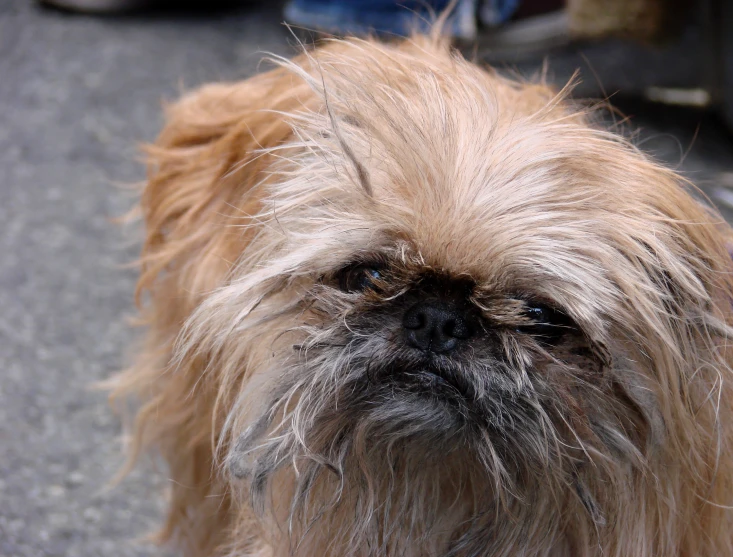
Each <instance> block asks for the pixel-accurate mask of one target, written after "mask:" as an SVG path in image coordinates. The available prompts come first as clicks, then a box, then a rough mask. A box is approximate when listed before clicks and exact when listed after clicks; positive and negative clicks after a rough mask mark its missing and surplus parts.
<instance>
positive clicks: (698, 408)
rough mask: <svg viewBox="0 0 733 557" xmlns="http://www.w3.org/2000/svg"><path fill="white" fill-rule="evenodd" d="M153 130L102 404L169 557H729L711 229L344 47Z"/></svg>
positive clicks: (609, 162) (562, 130)
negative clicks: (125, 410) (160, 487)
mask: <svg viewBox="0 0 733 557" xmlns="http://www.w3.org/2000/svg"><path fill="white" fill-rule="evenodd" d="M274 61H275V63H276V67H275V68H274V69H272V70H271V71H268V72H267V73H263V74H260V75H257V76H255V77H252V78H251V79H248V80H246V81H242V82H239V83H225V84H221V83H220V84H213V85H208V86H204V87H203V88H201V89H199V90H197V91H194V92H193V93H190V94H188V95H186V96H184V97H183V98H182V99H181V100H179V101H178V102H176V103H175V104H173V105H171V106H170V107H169V108H168V110H167V123H166V125H165V127H164V129H163V131H162V133H161V135H160V137H159V139H158V141H157V142H156V143H155V144H154V145H152V146H151V147H150V148H149V149H148V157H149V177H148V180H147V183H146V185H145V187H144V190H143V192H142V197H141V201H140V208H141V213H142V216H143V220H144V224H145V227H146V237H145V241H144V246H143V249H142V256H141V267H142V268H141V276H140V279H139V283H138V286H137V293H136V296H137V302H138V305H139V307H140V311H141V317H142V320H143V322H144V324H145V325H146V327H147V329H146V331H147V333H146V336H145V339H144V342H143V345H142V346H141V347H140V349H139V352H138V356H137V357H136V359H135V361H134V364H133V365H132V367H131V368H130V369H128V370H127V371H125V372H124V373H122V374H121V375H120V376H118V377H117V379H116V380H115V383H114V390H113V393H112V396H113V397H114V398H115V399H116V400H136V401H137V406H136V408H137V411H136V416H135V419H134V424H133V427H132V430H131V437H130V438H131V445H130V451H131V458H132V459H133V460H134V459H135V458H136V457H137V456H139V455H140V454H141V453H143V452H145V451H148V450H154V451H157V453H159V454H160V455H162V457H163V458H164V460H165V462H166V463H167V466H168V474H169V478H170V494H169V500H168V507H167V508H168V511H167V519H166V521H165V524H164V526H163V528H162V530H161V532H160V540H162V541H168V542H172V543H173V544H175V545H177V547H179V548H180V549H181V550H182V552H183V554H184V555H187V556H196V557H198V556H207V557H209V556H237V557H285V556H295V557H325V556H329V557H336V556H339V557H344V556H356V557H387V556H390V557H391V556H401V557H402V556H404V557H468V556H477V557H478V556H499V555H503V556H533V557H534V556H542V557H559V556H564V557H567V556H573V557H589V556H601V555H602V556H604V557H629V556H635V557H637V556H638V557H641V556H650V557H651V556H659V557H672V556H677V557H682V556H686V557H693V556H703V555H708V556H726V555H733V534H731V532H733V520H732V518H731V517H732V516H733V515H732V514H731V513H732V512H733V511H731V507H730V505H731V504H733V452H732V442H733V438H732V436H733V412H732V408H731V401H733V397H731V392H730V391H731V387H730V385H731V380H730V379H731V361H732V360H731V350H730V348H729V346H730V343H731V334H732V332H733V329H731V300H733V283H732V281H731V274H730V271H731V258H730V255H729V253H728V251H727V246H728V245H729V242H730V238H731V231H730V229H729V228H728V227H727V225H725V223H724V222H723V220H722V219H721V218H720V216H719V215H717V214H716V213H715V212H714V211H713V210H711V209H709V208H707V207H706V206H705V205H703V204H702V203H701V202H699V201H698V200H697V199H696V198H695V197H694V196H693V193H694V190H692V186H691V185H689V184H688V183H687V182H686V181H685V180H684V179H683V178H682V177H680V175H678V174H677V173H675V172H674V171H673V170H670V169H667V168H664V167H663V166H661V165H660V164H658V163H656V162H654V161H653V160H651V159H650V157H648V156H646V155H645V154H643V153H641V152H640V151H639V150H637V149H636V148H634V147H633V146H632V144H631V143H630V142H628V141H627V140H625V139H624V138H622V137H620V136H618V135H616V134H614V133H611V132H609V131H607V130H606V129H605V128H604V125H603V124H602V120H601V119H600V118H599V117H598V116H597V115H596V111H595V110H594V108H593V107H588V106H584V105H581V104H579V103H576V102H573V101H572V100H571V98H570V94H569V88H565V89H563V90H562V91H556V90H553V89H552V88H551V87H549V86H547V85H545V84H543V83H541V82H540V83H531V82H518V81H514V80H511V79H508V78H506V77H502V76H500V75H498V74H497V73H496V72H494V71H493V70H491V69H489V68H482V67H480V66H478V65H477V64H475V63H472V62H469V61H467V60H465V59H464V58H462V57H461V55H460V54H458V53H456V52H454V51H452V50H451V49H450V47H449V46H448V45H447V44H446V43H445V42H444V41H443V40H442V39H440V38H437V37H435V36H415V37H412V38H411V39H407V40H403V41H402V42H398V43H389V44H386V43H380V42H378V41H376V40H371V39H370V40H361V39H338V40H337V39H333V40H330V41H326V42H324V43H323V44H322V45H321V46H319V47H318V48H316V49H313V50H310V51H305V52H303V53H301V54H300V55H299V56H297V57H296V58H294V59H293V60H286V59H280V58H275V59H274Z"/></svg>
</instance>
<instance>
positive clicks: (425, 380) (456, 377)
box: [383, 363, 474, 402]
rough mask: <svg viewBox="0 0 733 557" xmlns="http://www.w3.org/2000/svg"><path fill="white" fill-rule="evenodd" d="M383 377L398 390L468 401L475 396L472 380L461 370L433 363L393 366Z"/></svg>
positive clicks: (450, 399)
mask: <svg viewBox="0 0 733 557" xmlns="http://www.w3.org/2000/svg"><path fill="white" fill-rule="evenodd" d="M383 378H384V379H385V380H387V381H388V382H389V383H390V384H391V385H392V386H394V387H395V388H396V389H398V390H404V391H408V392H410V393H415V394H418V395H422V396H426V397H430V398H440V399H444V400H447V401H456V402H458V401H461V402H466V401H470V400H472V399H473V398H474V390H473V388H472V387H471V383H470V381H468V380H467V379H466V377H464V376H463V375H462V374H461V373H460V372H459V371H457V370H454V369H450V368H444V367H441V366H436V365H433V364H429V363H426V364H423V365H417V366H415V365H411V366H391V367H390V368H388V369H387V370H385V371H384V376H383Z"/></svg>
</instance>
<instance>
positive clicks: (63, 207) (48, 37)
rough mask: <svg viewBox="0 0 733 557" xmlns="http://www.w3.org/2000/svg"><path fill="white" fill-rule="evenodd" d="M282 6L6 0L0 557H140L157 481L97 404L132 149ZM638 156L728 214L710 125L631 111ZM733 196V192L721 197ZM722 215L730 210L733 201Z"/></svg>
mask: <svg viewBox="0 0 733 557" xmlns="http://www.w3.org/2000/svg"><path fill="white" fill-rule="evenodd" d="M279 21H280V15H279V10H278V8H277V6H275V7H272V8H242V9H241V10H239V11H237V12H235V13H229V14H218V15H208V16H191V15H181V14H178V15H165V16H164V15H160V16H156V17H148V18H125V19H95V18H87V17H73V16H66V15H64V14H60V13H57V12H53V11H46V10H40V9H38V8H37V7H36V6H35V5H34V4H33V3H32V2H31V1H30V0H0V177H1V179H0V556H2V557H10V556H13V557H14V556H45V557H50V556H57V555H58V556H80V557H86V556H101V555H104V556H123V557H124V556H132V555H150V554H152V553H153V550H152V549H151V548H150V547H148V546H146V545H145V544H140V543H132V542H131V539H133V538H134V537H135V536H140V535H142V534H144V533H145V532H146V530H147V529H148V528H150V527H151V526H152V525H153V524H154V523H155V521H156V517H157V516H158V513H159V509H160V505H159V499H158V497H157V496H156V490H157V488H159V486H160V485H161V484H162V481H163V479H162V477H161V476H158V475H156V474H155V473H153V472H152V471H151V469H140V470H138V471H136V472H135V473H134V474H133V475H132V476H131V477H130V478H128V480H126V481H125V482H124V483H123V484H122V485H121V486H120V487H117V488H115V489H112V490H109V489H106V488H105V482H106V481H107V480H108V479H109V478H110V477H111V476H112V475H113V474H114V472H115V470H116V469H117V468H118V466H119V465H120V463H121V455H120V452H119V445H118V442H117V435H118V423H117V421H116V420H115V419H114V418H113V417H112V416H111V415H110V413H109V412H108V410H107V407H106V402H105V398H104V395H103V394H101V393H98V392H94V391H91V390H89V388H88V387H89V385H90V384H91V383H92V382H94V381H95V380H98V379H102V378H105V377H108V376H109V375H110V374H111V373H113V372H114V370H115V369H118V368H119V367H121V366H122V365H123V362H124V361H125V356H124V354H125V347H126V346H127V345H128V343H129V341H130V339H131V338H132V337H133V332H132V331H131V330H130V329H129V328H128V326H127V325H126V317H127V316H129V315H130V313H131V310H132V308H131V302H130V298H131V292H132V289H133V282H134V273H133V272H132V271H129V270H123V269H121V268H120V266H121V265H122V264H123V263H125V262H127V261H129V260H131V259H132V258H133V256H134V253H135V250H136V243H135V238H134V237H132V236H127V235H125V234H123V233H122V231H121V230H120V229H119V228H118V227H117V226H115V225H114V224H112V223H111V222H110V219H111V218H112V217H115V216H117V215H120V214H121V213H122V212H124V210H125V209H126V208H128V207H129V206H130V204H131V198H130V197H129V195H128V194H127V193H126V192H125V191H124V190H123V189H121V188H119V187H118V186H117V184H119V183H129V182H133V181H135V180H139V179H140V178H141V177H142V172H141V168H140V166H139V165H138V163H137V162H136V161H135V144H136V142H138V141H140V140H150V139H152V138H153V137H154V135H155V133H156V130H157V129H158V128H159V125H160V111H159V103H160V100H161V99H163V98H171V97H173V96H175V94H176V92H177V91H179V90H180V88H181V87H182V86H183V87H191V86H194V85H196V84H199V83H202V82H206V81H212V80H217V79H233V78H238V77H243V76H246V75H249V74H251V73H253V72H254V71H255V70H256V67H257V62H258V60H259V57H260V56H259V55H258V53H257V51H258V50H270V51H275V52H280V53H288V52H292V49H291V48H290V46H289V45H288V34H287V32H286V31H285V30H284V29H283V28H282V27H281V26H280V25H279ZM625 109H626V110H627V111H628V112H630V113H632V114H639V113H640V112H643V113H644V114H645V116H644V118H643V119H642V118H637V119H636V120H635V122H636V124H637V125H641V126H642V127H643V128H644V131H643V134H642V139H643V145H644V148H647V149H650V150H652V151H654V152H655V153H657V155H658V156H660V157H662V158H664V159H666V160H668V161H670V162H671V163H673V164H678V163H679V161H680V159H681V154H682V153H684V152H686V151H687V150H688V147H690V143H691V138H692V136H693V135H694V134H695V132H696V130H698V129H699V133H698V134H697V140H696V141H695V142H694V144H693V145H692V147H691V149H689V153H688V155H687V157H686V158H685V160H684V162H683V163H682V165H681V167H682V169H683V170H684V171H685V172H687V173H689V174H690V175H691V176H692V177H693V178H695V179H696V180H697V181H699V182H701V183H703V185H705V187H706V188H708V190H709V191H712V192H713V194H715V195H717V198H718V199H719V200H720V199H727V198H726V195H727V193H726V192H727V190H719V191H718V190H715V189H714V188H716V187H719V186H722V185H725V183H726V181H727V182H728V184H729V185H730V176H731V174H726V172H731V171H733V157H731V155H732V154H733V143H732V142H731V138H730V136H729V135H728V134H727V132H726V131H725V130H724V129H722V128H721V127H720V126H719V125H718V124H717V122H716V121H715V120H714V119H713V118H711V117H709V116H705V115H703V114H699V113H695V112H690V111H682V110H679V109H668V108H658V107H657V108H652V107H648V106H645V105H641V104H634V103H632V104H626V105H625ZM731 197H732V198H733V195H731ZM729 203H730V201H729Z"/></svg>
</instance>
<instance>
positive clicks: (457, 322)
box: [402, 300, 472, 354]
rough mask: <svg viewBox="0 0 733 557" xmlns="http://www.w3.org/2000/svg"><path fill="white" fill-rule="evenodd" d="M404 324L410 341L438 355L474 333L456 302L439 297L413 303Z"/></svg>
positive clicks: (419, 348) (412, 344)
mask: <svg viewBox="0 0 733 557" xmlns="http://www.w3.org/2000/svg"><path fill="white" fill-rule="evenodd" d="M402 326H403V328H404V329H405V340H406V342H407V344H409V345H410V346H412V347H413V348H417V349H418V350H422V351H425V352H433V353H435V354H444V353H446V352H450V351H452V350H453V349H455V348H456V346H458V344H459V342H460V341H461V340H466V339H468V338H470V337H471V335H472V330H471V327H470V325H469V323H468V320H467V318H466V315H464V313H463V312H462V311H460V310H459V309H458V308H457V307H456V306H455V305H453V304H449V303H446V302H441V301H438V300H425V301H420V302H417V303H416V304H414V305H413V306H412V307H410V308H409V309H408V310H407V311H406V312H405V315H404V318H403V320H402Z"/></svg>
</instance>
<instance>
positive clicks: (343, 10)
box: [285, 0, 520, 39]
mask: <svg viewBox="0 0 733 557" xmlns="http://www.w3.org/2000/svg"><path fill="white" fill-rule="evenodd" d="M479 1H480V2H481V3H482V13H487V11H488V13H490V14H492V15H493V18H492V19H493V21H492V23H493V24H495V25H498V24H501V23H503V22H504V21H507V20H508V19H509V18H511V16H512V15H513V14H514V12H515V11H516V9H517V7H518V6H519V1H520V0H458V2H457V5H456V7H455V9H454V10H453V12H452V13H451V14H450V16H449V17H448V20H447V22H446V26H445V33H446V34H448V35H451V36H453V37H459V38H464V39H472V38H474V37H475V36H476V13H477V5H478V2H479ZM449 3H450V0H290V2H288V4H287V5H286V7H285V18H286V20H287V21H288V22H290V23H292V24H294V25H298V26H302V27H306V28H312V29H317V30H321V31H327V32H330V33H337V34H342V35H365V34H369V33H378V34H384V35H398V36H405V35H409V34H410V32H411V31H427V30H428V29H429V28H430V25H431V22H432V21H433V20H434V19H435V14H439V13H441V12H442V11H443V10H444V9H445V8H446V7H447V6H448V4H449ZM487 9H488V10H487Z"/></svg>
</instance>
